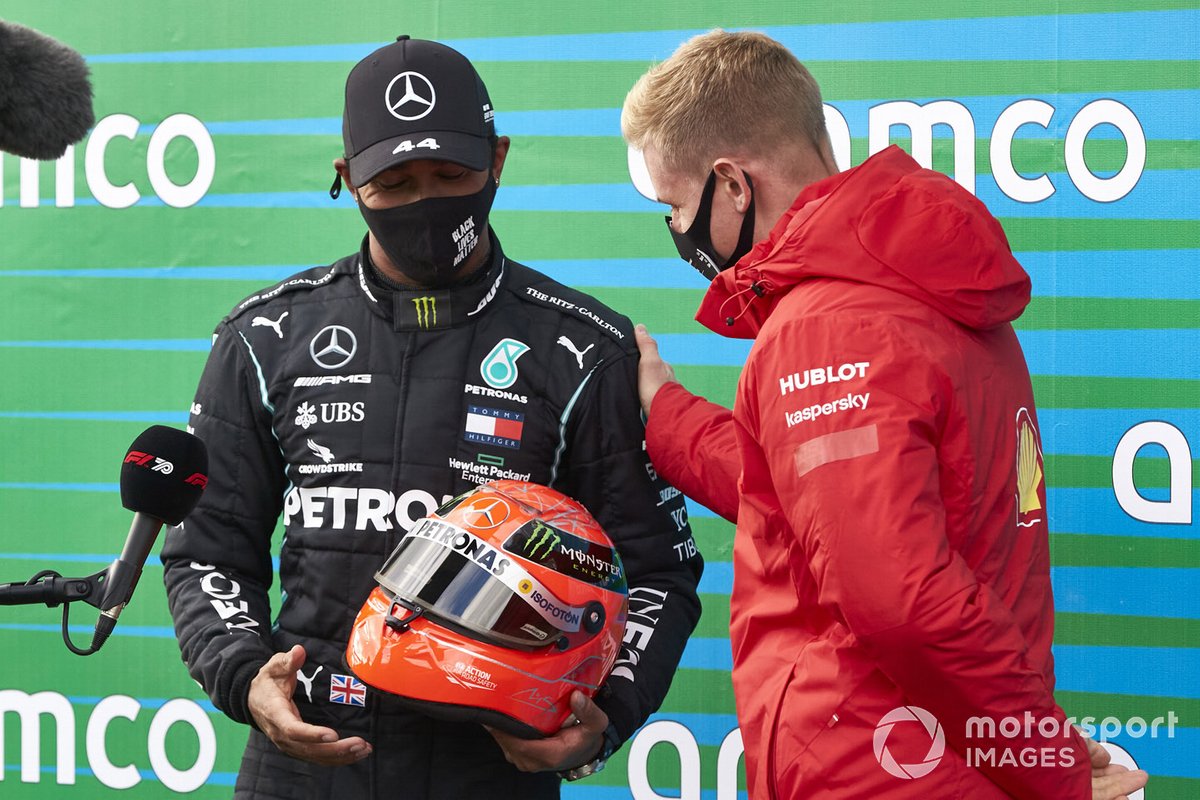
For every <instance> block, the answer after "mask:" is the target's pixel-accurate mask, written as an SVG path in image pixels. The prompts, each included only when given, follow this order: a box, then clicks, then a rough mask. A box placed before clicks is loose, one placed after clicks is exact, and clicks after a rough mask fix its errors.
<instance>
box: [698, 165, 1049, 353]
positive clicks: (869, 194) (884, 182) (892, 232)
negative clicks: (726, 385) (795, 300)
mask: <svg viewBox="0 0 1200 800" xmlns="http://www.w3.org/2000/svg"><path fill="white" fill-rule="evenodd" d="M816 278H823V279H834V280H841V281H847V282H852V283H856V284H867V285H872V286H879V287H883V288H886V289H889V290H891V291H894V292H897V293H899V294H903V295H906V296H908V297H910V298H912V299H914V300H916V301H918V302H921V303H924V304H925V305H928V306H931V307H933V308H935V309H937V310H938V311H939V312H941V313H942V314H944V315H946V316H947V317H950V318H951V319H953V320H955V321H956V322H958V323H960V324H962V325H965V326H968V327H971V328H975V329H987V328H990V327H993V326H995V325H999V324H1001V323H1004V322H1010V321H1012V320H1013V319H1016V318H1017V317H1018V316H1020V314H1021V312H1022V311H1023V310H1024V308H1025V306H1026V305H1027V304H1028V302H1029V294H1030V283H1029V276H1028V275H1027V274H1026V273H1025V270H1024V269H1023V268H1022V267H1021V265H1020V264H1018V263H1017V261H1016V259H1014V258H1013V255H1012V252H1011V250H1010V249H1009V245H1008V239H1007V238H1006V237H1005V235H1004V230H1003V228H1001V226H1000V223H999V222H998V221H997V220H996V218H995V217H993V216H992V215H991V214H990V213H989V212H988V210H987V208H986V207H984V205H983V203H981V202H980V201H979V200H978V199H976V198H975V197H974V196H973V195H971V193H970V192H968V191H966V190H965V189H963V188H962V187H961V186H959V185H958V184H956V183H955V182H954V181H952V180H951V179H950V178H948V177H946V176H945V175H942V174H941V173H938V172H934V171H932V170H928V169H923V168H922V167H921V166H920V165H919V164H917V162H916V161H914V160H913V159H912V158H911V157H910V156H909V155H908V154H907V153H905V152H904V151H903V150H901V149H900V148H899V147H896V146H892V147H889V148H887V149H886V150H883V151H882V152H880V153H877V154H875V155H874V156H871V157H870V158H869V159H867V160H866V161H865V162H863V163H862V164H860V165H859V166H857V167H854V168H852V169H848V170H846V171H845V172H842V173H839V174H837V175H833V176H830V177H828V178H825V179H824V180H821V181H817V182H816V183H813V184H810V185H809V186H807V187H805V188H804V190H803V191H801V192H800V194H799V195H797V197H796V199H795V201H794V202H793V203H792V206H791V208H789V209H788V210H787V211H786V212H785V213H784V214H783V216H781V217H780V219H779V220H778V221H777V222H776V223H775V226H774V227H773V228H772V230H771V233H770V234H769V235H768V236H767V238H765V239H764V240H762V241H761V242H759V243H757V244H756V245H755V246H754V247H753V248H752V249H751V250H750V252H749V253H747V254H746V255H745V256H743V257H742V258H741V260H739V261H738V263H737V264H735V265H734V266H733V267H732V268H730V269H728V270H725V271H724V272H722V273H721V274H720V275H718V276H717V278H716V280H714V281H713V283H712V285H711V286H710V287H709V290H708V292H707V293H706V294H705V297H704V300H703V302H702V303H701V305H700V310H699V311H698V313H697V314H696V319H697V320H698V321H700V322H701V323H702V324H704V325H705V326H707V327H708V328H710V329H712V330H714V331H716V332H717V333H720V334H722V335H724V336H731V337H734V338H746V339H752V338H754V337H755V336H756V335H757V333H758V331H759V329H760V328H761V327H762V325H763V323H764V322H765V321H766V319H767V317H768V316H769V315H770V314H771V312H772V311H773V310H774V309H775V307H776V306H777V305H778V303H779V301H780V299H781V298H782V297H783V296H784V295H786V294H787V293H788V291H790V290H791V289H792V288H794V287H795V286H797V285H799V284H800V283H802V282H804V281H806V280H810V279H816Z"/></svg>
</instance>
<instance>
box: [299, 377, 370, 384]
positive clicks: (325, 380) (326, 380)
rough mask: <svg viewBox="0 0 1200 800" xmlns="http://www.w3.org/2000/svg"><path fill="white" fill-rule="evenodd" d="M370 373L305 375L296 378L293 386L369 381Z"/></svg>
mask: <svg viewBox="0 0 1200 800" xmlns="http://www.w3.org/2000/svg"><path fill="white" fill-rule="evenodd" d="M370 382H371V376H370V375H305V376H301V377H299V378H296V382H295V383H293V384H292V385H293V386H326V385H328V386H337V385H338V384H341V383H370Z"/></svg>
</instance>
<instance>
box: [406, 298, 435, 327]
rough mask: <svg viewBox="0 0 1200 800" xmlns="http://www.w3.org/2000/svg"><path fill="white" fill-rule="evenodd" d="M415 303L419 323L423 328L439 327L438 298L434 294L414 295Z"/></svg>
mask: <svg viewBox="0 0 1200 800" xmlns="http://www.w3.org/2000/svg"><path fill="white" fill-rule="evenodd" d="M412 302H413V305H414V306H416V308H417V325H419V326H420V327H422V328H426V329H428V328H436V327H437V298H436V297H433V296H427V297H414V298H413V301H412Z"/></svg>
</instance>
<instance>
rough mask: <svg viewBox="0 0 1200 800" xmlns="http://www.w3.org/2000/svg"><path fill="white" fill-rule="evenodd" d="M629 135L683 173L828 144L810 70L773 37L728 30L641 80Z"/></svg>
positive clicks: (625, 113) (690, 44)
mask: <svg viewBox="0 0 1200 800" xmlns="http://www.w3.org/2000/svg"><path fill="white" fill-rule="evenodd" d="M621 133H622V135H623V136H624V137H625V140H626V141H627V142H628V143H629V144H630V145H632V146H633V147H635V148H637V149H639V150H645V149H646V148H647V147H653V148H654V149H655V150H656V151H657V152H658V154H659V157H660V158H661V159H662V161H663V164H664V166H665V167H666V168H667V169H670V170H672V171H677V172H697V171H701V170H707V168H708V167H709V165H710V163H711V161H712V160H713V159H714V158H716V157H719V156H720V155H721V154H723V153H728V154H734V153H742V154H756V155H768V154H770V153H771V152H772V151H773V150H776V149H778V148H779V147H780V146H782V145H788V144H793V143H798V142H799V143H807V144H811V145H812V146H813V147H815V148H817V149H818V150H821V149H822V148H823V147H827V146H828V145H827V144H825V143H826V142H827V141H828V133H827V132H826V130H825V112H824V110H823V108H822V105H821V90H820V87H818V86H817V82H816V81H815V80H814V79H813V76H812V75H811V74H810V73H809V71H808V70H807V69H805V68H804V65H803V64H801V63H800V62H799V61H798V60H797V59H796V57H795V56H794V55H792V53H791V51H789V50H788V49H787V48H786V47H784V46H783V45H782V44H780V43H779V42H777V41H775V40H774V39H772V38H770V37H769V36H766V35H764V34H761V33H753V32H743V33H730V32H727V31H724V30H721V29H720V28H717V29H715V30H712V31H709V32H708V33H704V34H701V35H699V36H695V37H693V38H692V39H689V40H688V41H686V42H684V43H683V44H682V45H680V46H679V49H678V50H676V51H675V52H674V54H672V55H671V57H670V58H668V59H667V60H666V61H664V62H662V63H661V64H657V65H655V66H654V67H652V68H651V69H650V71H649V72H647V73H646V74H645V75H643V76H642V77H641V78H639V79H638V81H637V83H635V84H634V86H633V88H632V89H630V90H629V94H628V95H627V96H626V98H625V106H624V108H623V109H622V111H621Z"/></svg>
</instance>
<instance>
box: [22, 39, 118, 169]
mask: <svg viewBox="0 0 1200 800" xmlns="http://www.w3.org/2000/svg"><path fill="white" fill-rule="evenodd" d="M88 75H89V74H88V67H87V64H86V63H85V62H84V60H83V56H81V55H80V54H79V53H77V52H76V51H75V50H72V49H71V48H70V47H67V46H66V45H65V44H63V43H62V42H59V41H57V40H55V39H51V38H50V37H49V36H46V35H44V34H41V33H38V32H37V31H35V30H32V29H30V28H26V27H25V26H23V25H17V24H15V23H12V22H5V21H3V20H0V150H3V151H5V152H7V153H12V154H13V155H16V156H20V157H22V158H32V159H38V160H50V159H55V158H58V157H60V156H61V155H62V154H63V153H65V152H66V150H67V146H68V145H71V144H74V143H75V142H78V141H79V140H80V139H82V138H83V137H84V136H86V135H87V132H88V129H90V128H91V127H92V124H93V123H94V122H95V120H96V116H95V112H94V111H93V110H92V85H91V82H90V80H89V77H88Z"/></svg>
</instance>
